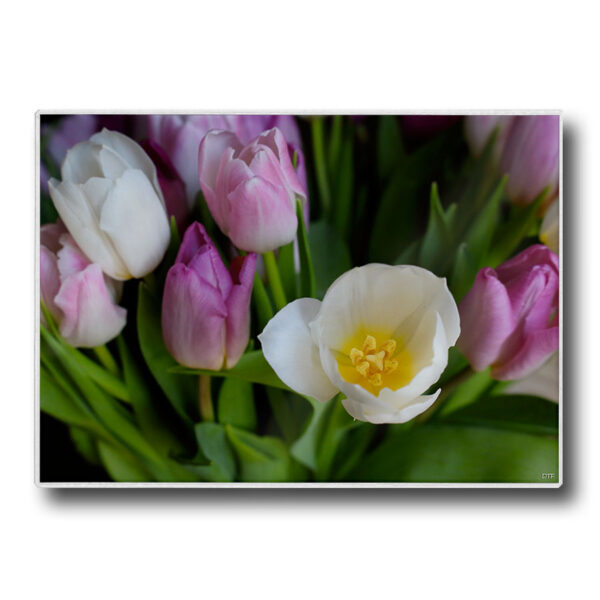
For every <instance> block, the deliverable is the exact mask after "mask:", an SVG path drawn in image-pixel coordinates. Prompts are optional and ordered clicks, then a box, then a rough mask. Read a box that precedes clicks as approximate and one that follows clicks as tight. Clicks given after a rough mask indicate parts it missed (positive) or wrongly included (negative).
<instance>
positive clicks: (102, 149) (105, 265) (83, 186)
mask: <svg viewBox="0 0 600 600" xmlns="http://www.w3.org/2000/svg"><path fill="white" fill-rule="evenodd" d="M61 174H62V181H61V182H58V181H56V180H54V179H51V180H50V182H49V190H50V196H51V197H52V200H53V202H54V205H55V207H56V210H57V211H58V214H59V215H60V217H61V219H62V220H63V222H64V223H65V225H66V227H67V229H68V230H69V233H70V234H71V235H72V236H73V238H74V239H75V241H76V242H77V244H78V245H79V247H80V248H81V249H82V251H83V252H84V253H85V254H86V255H87V256H88V257H89V258H90V260H91V261H93V262H95V263H97V264H98V265H100V267H101V268H102V270H103V271H104V272H105V273H106V274H107V275H109V276H111V277H113V278H115V279H130V278H132V277H143V276H144V275H147V274H148V273H149V272H151V271H152V270H154V268H155V267H156V266H157V265H158V263H159V262H160V261H161V260H162V258H163V256H164V253H165V251H166V249H167V246H168V245H169V239H170V230H169V221H168V219H167V213H166V211H165V205H164V200H163V195H162V191H161V189H160V185H159V183H158V178H157V175H156V168H155V167H154V164H153V163H152V161H151V160H150V158H149V157H148V155H147V154H146V153H145V152H144V150H143V149H142V148H141V147H140V146H139V144H137V143H136V142H134V141H133V140H132V139H130V138H128V137H127V136H125V135H123V134H121V133H117V132H114V131H108V130H107V129H104V130H102V131H101V132H100V133H96V134H94V135H93V136H92V137H91V138H90V139H89V140H88V141H87V142H82V143H80V144H77V145H75V146H73V148H71V149H70V150H69V151H68V152H67V156H66V158H65V160H64V162H63V165H62V169H61Z"/></svg>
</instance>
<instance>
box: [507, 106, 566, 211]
mask: <svg viewBox="0 0 600 600" xmlns="http://www.w3.org/2000/svg"><path fill="white" fill-rule="evenodd" d="M559 135H560V133H559V117H558V116H555V115H535V116H523V117H515V122H514V125H513V126H512V128H511V130H510V133H509V136H508V139H507V141H506V146H505V147H504V151H503V153H502V159H501V168H502V171H503V172H504V173H508V184H507V187H506V191H507V194H508V196H509V197H510V199H511V200H512V201H513V202H515V203H517V204H530V203H531V202H533V200H535V198H536V197H537V196H538V195H539V194H540V193H541V192H542V191H543V190H544V188H546V187H549V188H550V190H549V192H548V195H547V196H546V202H547V203H549V202H550V201H551V200H552V199H554V198H555V197H556V196H557V195H558V175H559V152H560V139H559Z"/></svg>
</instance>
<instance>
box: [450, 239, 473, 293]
mask: <svg viewBox="0 0 600 600" xmlns="http://www.w3.org/2000/svg"><path fill="white" fill-rule="evenodd" d="M476 276H477V265H476V264H475V260H474V259H473V256H472V255H471V252H469V248H468V246H467V244H466V243H465V242H463V243H462V244H460V245H459V247H458V250H457V251H456V258H455V259H454V266H453V268H452V275H451V276H450V283H449V287H450V291H451V292H452V294H453V296H454V299H455V300H456V301H457V302H460V301H461V300H462V299H463V298H464V296H465V295H466V294H467V292H468V291H469V290H470V289H471V287H472V286H473V282H474V281H475V277H476Z"/></svg>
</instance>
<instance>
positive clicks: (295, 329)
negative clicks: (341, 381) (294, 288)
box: [258, 298, 338, 402]
mask: <svg viewBox="0 0 600 600" xmlns="http://www.w3.org/2000/svg"><path fill="white" fill-rule="evenodd" d="M320 307H321V302H320V301H319V300H314V299H312V298H301V299H300V300H295V301H294V302H291V303H290V304H288V305H287V306H285V307H284V308H283V309H281V310H280V311H279V312H278V313H277V314H276V315H275V316H274V317H273V318H272V319H271V320H270V321H269V322H268V323H267V326H266V327H265V329H264V331H263V332H262V333H261V334H260V335H259V336H258V339H259V340H260V343H261V344H262V348H263V353H264V355H265V358H266V360H267V362H268V363H269V364H270V365H271V366H272V367H273V369H274V371H275V372H276V373H277V375H278V376H279V378H280V379H281V381H283V383H285V384H286V385H287V386H289V387H290V388H292V389H293V390H294V391H296V392H298V393H299V394H304V395H306V396H311V397H313V398H315V399H317V400H319V401H321V402H326V401H327V400H330V399H331V398H333V396H335V395H336V394H337V392H338V390H337V388H336V387H335V386H334V385H333V384H332V383H331V381H330V380H329V379H328V377H327V375H325V372H324V371H323V368H322V367H321V361H320V359H319V349H318V347H317V346H316V345H315V343H314V342H313V340H312V337H311V334H310V330H309V327H308V324H309V323H310V322H311V321H312V320H314V318H315V317H316V316H317V313H318V312H319V309H320Z"/></svg>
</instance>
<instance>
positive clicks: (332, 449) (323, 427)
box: [290, 395, 359, 481]
mask: <svg viewBox="0 0 600 600" xmlns="http://www.w3.org/2000/svg"><path fill="white" fill-rule="evenodd" d="M307 400H309V402H310V403H311V404H312V406H313V415H312V418H311V420H310V421H309V423H308V426H307V428H306V430H305V431H304V433H303V434H302V436H301V437H300V438H298V440H296V442H295V443H294V444H293V445H292V447H291V449H290V451H291V454H292V456H293V457H294V458H295V459H296V460H298V462H300V463H301V464H303V465H305V466H306V467H308V468H309V469H311V470H312V471H314V475H315V479H316V480H317V481H327V480H329V478H330V476H331V472H332V466H333V463H334V459H335V458H336V454H337V453H338V449H339V446H340V444H341V442H342V441H343V440H344V438H345V437H346V435H347V434H348V432H349V431H351V430H352V429H354V428H355V427H357V426H358V425H359V422H358V421H355V420H353V419H352V417H351V416H350V415H349V414H348V413H347V412H346V410H345V409H344V407H343V406H342V403H341V401H340V395H338V396H336V397H335V398H333V399H332V400H330V401H329V402H325V403H323V402H318V401H317V400H314V399H312V398H308V397H307ZM348 458H350V459H352V457H348ZM338 467H339V468H340V469H342V471H343V470H344V465H343V460H341V461H340V463H339V464H338Z"/></svg>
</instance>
